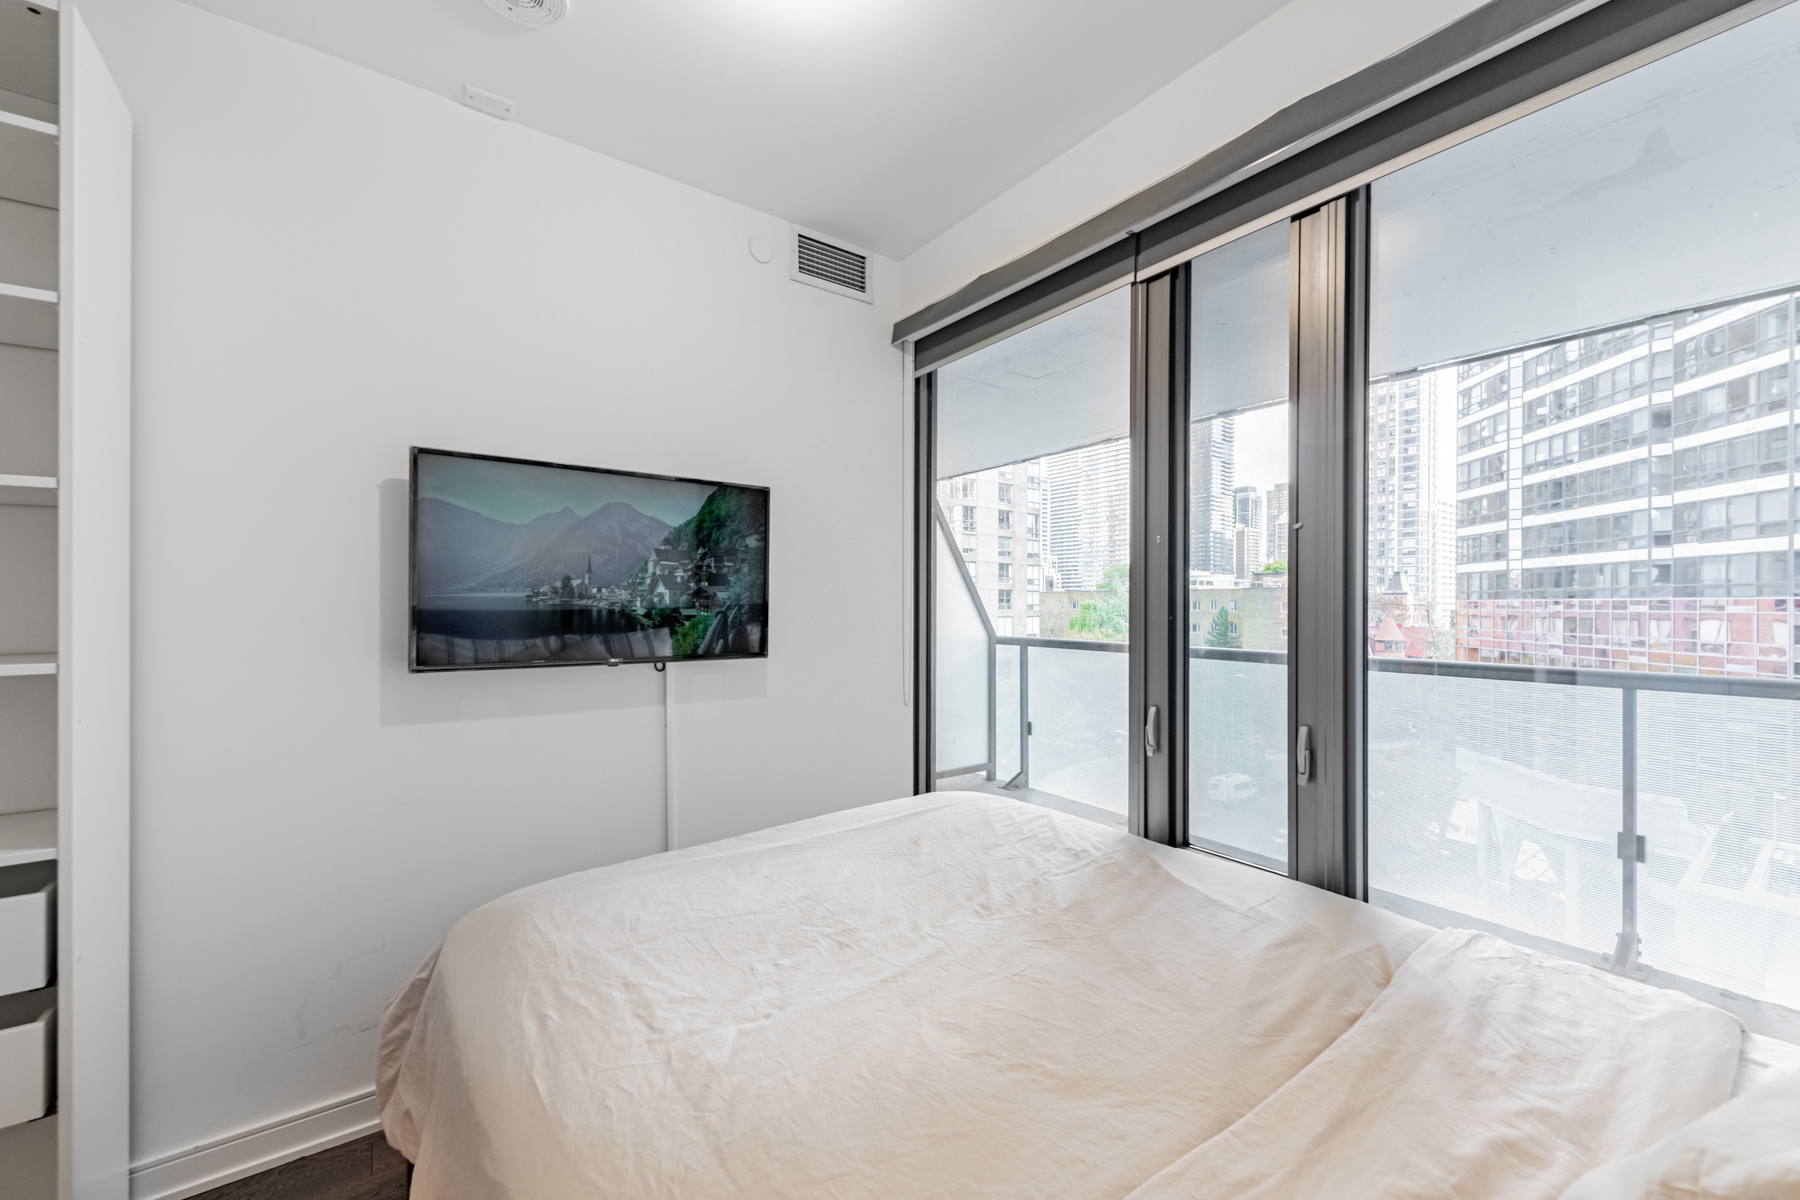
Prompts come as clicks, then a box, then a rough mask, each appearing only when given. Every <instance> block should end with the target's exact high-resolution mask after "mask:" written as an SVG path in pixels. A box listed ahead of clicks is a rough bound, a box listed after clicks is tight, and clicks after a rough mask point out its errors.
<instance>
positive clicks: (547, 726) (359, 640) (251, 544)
mask: <svg viewBox="0 0 1800 1200" xmlns="http://www.w3.org/2000/svg"><path fill="white" fill-rule="evenodd" d="M81 8H82V11H83V13H84V14H85V15H86V16H87V18H88V19H89V22H90V23H91V25H92V27H93V30H94V33H95V36H96V38H97V40H98V42H99V44H100V47H101V50H102V53H103V54H104V56H105V58H106V61H107V63H108V65H109V66H110V67H111V69H112V71H113V73H114V75H115V76H116V78H117V79H118V82H119V84H120V86H121V88H122V90H123V91H124V93H125V96H126V99H127V101H128V102H129V103H130V105H131V107H132V110H133V113H134V114H135V117H136V122H137V131H138V135H137V154H138V161H137V187H136V203H137V211H136V230H137V239H138V241H137V251H136V269H137V280H136V295H135V304H136V322H137V328H136V363H135V390H136V397H135V399H136V421H137V425H136V481H135V493H134V496H135V511H136V528H135V539H136V540H135V553H136V562H135V568H134V571H133V577H132V579H131V580H129V581H127V580H125V579H120V580H119V586H120V588H121V590H123V589H124V588H125V587H126V586H127V584H128V583H129V585H130V587H131V591H132V598H133V600H134V602H135V605H136V608H135V637H136V645H137V649H136V659H135V666H136V677H137V683H136V693H135V696H134V701H135V716H136V740H135V756H136V761H135V775H134V780H135V817H134V819H135V842H134V846H135V862H134V872H135V877H134V892H133V895H134V905H135V911H134V955H135V965H134V987H135V995H134V1013H135V1021H134V1038H135V1045H134V1059H133V1066H134V1071H135V1083H134V1103H133V1123H134V1130H133V1141H134V1147H133V1158H134V1160H135V1161H137V1162H140V1163H142V1162H144V1161H146V1160H151V1159H155V1158H158V1157H161V1156H164V1155H167V1154H171V1153H174V1152H178V1151H181V1150H183V1149H185V1148H187V1147H191V1146H194V1145H196V1144H200V1143H205V1142H210V1141H213V1140H215V1139H219V1138H222V1137H226V1136H229V1135H231V1134H233V1133H236V1132H238V1131H241V1130H244V1129H247V1128H250V1127H253V1126H257V1125H261V1124H264V1123H267V1122H271V1121H275V1120H278V1119H281V1118H283V1117H285V1116H287V1115H289V1114H291V1113H294V1112H297V1111H300V1110H304V1109H308V1108H312V1107H314V1106H317V1105H320V1104H322V1103H325V1102H329V1101H332V1100H334V1099H336V1098H338V1097H342V1096H348V1095H352V1094H355V1093H358V1092H360V1091H362V1090H364V1089H366V1088H368V1087H369V1086H371V1084H372V1081H373V1077H374V1056H375V1031H376V1026H377V1022H378V1021H379V1019H380V1015H381V1010H382V1007H383V1005H384V1004H385V1003H386V1001H387V1000H388V998H389V996H390V995H391V994H392V993H393V992H394V991H395V990H396V989H397V988H398V987H399V986H400V985H401V984H402V982H403V981H404V980H405V979H406V978H407V976H409V975H410V974H411V972H412V971H413V969H414V968H415V967H416V965H417V964H418V962H419V960H420V959H421V958H422V957H423V956H424V955H425V953H426V952H427V951H428V950H429V949H430V948H431V946H432V945H433V943H435V942H436V940H437V939H438V938H439V937H440V936H441V935H442V934H443V933H444V932H445V930H446V929H447V928H448V927H449V926H450V924H451V923H452V922H454V921H455V920H456V919H457V918H458V917H460V916H461V915H462V914H463V913H465V912H467V911H468V910H469V909H470V908H472V907H474V906H475V905H478V904H480V903H482V902H483V901H485V900H488V899H490V898H492V897H494V896H497V895H500V894H502V893H504V892H506V891H509V890H511V889H513V888H516V887H519V886H521V885H524V884H527V883H530V882H533V881H535V880H540V879H545V878H549V877H553V876H556V875H559V874H563V873H566V872H569V871H574V870H578V869H581V868H585V867H592V866H598V865H601V864H604V863H610V862H615V861H618V860H621V859H626V858H631V857H634V856H637V855H642V854H647V853H651V852H654V851H657V850H660V849H661V848H662V838H663V811H662V794H663V767H662V763H663V749H662V721H663V710H662V707H661V691H660V689H661V687H662V682H663V678H664V677H662V676H659V675H656V674H654V673H653V672H652V671H651V669H650V668H649V667H642V666H640V667H625V668H619V669H606V668H591V667H590V668H571V669H567V670H538V671H529V670H525V671H501V672H484V673H463V674H449V675H427V676H409V675H408V674H407V673H406V671H405V668H404V646H403V642H404V627H405V609H404V603H405V586H406V564H405V550H406V545H405V543H406V511H405V483H404V479H405V476H406V471H407V455H406V451H407V447H408V445H409V444H414V443H417V444H423V445H430V446H443V447H451V448H459V449H469V450H478V451H487V452H494V453H500V454H509V455H519V456H525V457H534V458H546V459H553V460H561V461H570V462H578V463H592V464H600V465H609V466H619V467H627V468H632V469H637V470H644V471H654V472H668V473H677V474H686V475H697V476H702V477H711V478H723V479H730V480H739V481H746V482H757V483H766V484H769V485H772V487H773V488H774V495H773V510H772V512H773V516H772V521H773V525H772V537H771V541H772V552H773V562H772V565H771V585H772V589H773V595H772V609H773V627H772V651H773V652H772V655H771V657H770V658H769V659H768V660H767V661H766V662H729V663H714V664H707V665H680V666H677V667H675V668H673V669H672V670H671V672H670V678H672V680H673V684H674V687H675V690H676V699H677V708H676V721H677V723H678V749H679V764H678V767H677V777H678V789H679V797H680V799H679V804H680V821H681V837H682V841H683V842H684V843H692V842H697V841H702V840H708V839H712V838H717V837H722V836H726V835H729V834H735V833H739V832H743V831H747V830H751V829H755V828H759V827H763V826H767V825H771V824H775V823H778V822H784V821H789V820H793V819H796V818H800V817H805V816H810V815H814V814H818V813H822V812H826V811H830V810H833V809H837V808H842V807H846V806H849V805H855V804H862V803H867V802H871V801H875V800H880V799H884V798H888V797H892V796H896V795H900V794H902V793H904V792H906V791H908V790H910V787H909V784H910V775H909V767H908V762H909V753H910V722H909V716H910V710H908V709H905V708H903V707H902V706H901V686H900V678H901V663H900V645H899V639H898V636H897V635H896V634H895V633H893V631H894V630H895V629H896V628H897V622H898V621H899V619H900V616H899V614H900V607H899V606H900V599H899V597H900V592H901V588H900V586H899V563H898V557H899V555H898V548H897V547H896V546H894V544H893V536H892V531H894V530H896V529H897V528H898V524H899V515H898V513H899V510H898V507H897V506H898V504H899V499H898V495H899V494H898V486H899V475H900V463H899V457H898V450H897V448H896V449H894V450H893V451H892V452H890V451H889V449H888V448H889V447H894V446H895V438H896V436H897V432H898V428H899V420H900V414H899V371H900V363H899V356H898V355H897V354H896V353H895V352H894V351H893V350H891V349H890V348H889V347H888V346H887V344H886V342H887V336H886V330H887V328H888V325H889V324H890V323H891V321H892V320H893V317H894V316H895V313H894V312H893V311H891V309H889V310H885V311H884V310H881V309H875V308H871V307H870V306H867V305H863V304H859V303H857V302H855V301H851V300H846V299H843V298H841V297H838V296H834V295H831V294H829V293H826V292H823V291H819V290H817V289H814V288H809V287H803V286H800V285H798V284H795V283H792V282H790V281H789V280H788V278H787V274H786V270H785V267H784V266H783V264H782V261H781V259H780V258H779V257H778V258H777V260H776V261H775V262H774V263H771V264H769V265H766V266H765V265H761V264H758V263H756V262H755V261H754V260H753V259H752V258H751V257H750V255H749V254H748V253H747V251H746V249H745V247H746V243H747V240H748V239H749V238H750V237H751V236H752V235H753V234H759V233H760V234H764V235H767V236H769V237H771V238H772V239H775V240H776V241H777V244H778V245H779V244H780V243H779V238H780V236H781V234H782V232H783V230H784V228H785V227H784V226H783V224H782V223H781V222H780V221H778V220H776V219H774V218H771V217H769V216H766V215H764V214H760V213H756V212H752V211H750V210H747V209H744V208H742V207H739V206H736V205H733V204H730V203H727V202H725V201H722V200H719V199H716V198H713V197H710V196H707V195H705V194H702V193H700V192H698V191H695V190H693V189H691V188H688V187H684V186H681V185H678V184H675V183H672V182H669V181H667V180H664V179H661V178H658V177H656V176H653V175H650V174H647V173H646V172H643V171H641V170H638V169H635V168H631V167H627V166H624V165H622V164H619V163H617V162H614V161H611V160H608V159H605V158H602V157H599V156H597V155H595V154H593V153H591V152H588V151H585V150H581V149H577V148H576V147H574V146H571V145H568V144H565V143H561V142H558V141H555V140H552V139H550V138H548V137H546V136H544V135H542V134H538V133H533V132H531V131H529V130H526V129H523V128H520V127H517V126H511V125H506V124H503V123H500V122H498V121H494V120H492V119H490V118H487V117H484V116H481V115H479V114H477V113H474V112H472V111H470V110H468V109H465V108H461V107H458V106H457V105H455V104H453V103H452V102H451V101H450V100H448V99H445V98H441V97H437V96H433V95H430V94H427V93H425V92H423V91H419V90H416V89H413V88H411V87H408V86H405V85H403V84H400V83H396V82H393V81H391V80H388V79H385V78H382V77H380V76H377V75H375V74H372V73H370V72H368V71H365V70H363V69H361V68H357V67H353V66H350V65H347V64H345V63H342V62H339V61H337V60H334V59H331V58H327V57H325V56H323V55H321V54H318V53H316V52H313V51H310V50H306V49H302V48H300V47H298V46H296V45H293V44H291V43H288V42H284V41H281V40H278V39H276V38H274V37H271V36H268V35H265V34H262V33H258V32H255V31H252V30H250V29H248V28H245V27H243V26H240V25H236V24H234V23H232V22H229V21H226V20H224V19H222V18H219V17H216V16H213V15H210V14H208V13H205V12H202V11H199V10H197V9H194V8H190V7H188V6H185V5H182V4H178V3H175V0H82V3H81ZM874 266H875V271H876V273H875V279H876V283H877V286H878V287H879V286H880V285H881V283H882V281H883V279H884V277H891V273H892V272H891V264H887V263H883V262H877V263H875V264H874Z"/></svg>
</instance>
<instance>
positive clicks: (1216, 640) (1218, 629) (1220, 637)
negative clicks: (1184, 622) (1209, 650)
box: [1206, 608, 1239, 650]
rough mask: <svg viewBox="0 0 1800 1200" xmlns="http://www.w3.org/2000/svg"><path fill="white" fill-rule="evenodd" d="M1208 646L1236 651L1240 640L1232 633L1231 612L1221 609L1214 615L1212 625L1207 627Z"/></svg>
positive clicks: (1227, 609)
mask: <svg viewBox="0 0 1800 1200" xmlns="http://www.w3.org/2000/svg"><path fill="white" fill-rule="evenodd" d="M1206 644H1207V645H1209V646H1218V647H1220V648H1221V649H1227V650H1235V649H1237V648H1238V645H1239V639H1238V637H1237V635H1236V634H1234V633H1232V632H1231V610H1230V609H1229V608H1221V609H1220V610H1219V611H1218V612H1216V613H1214V614H1213V619H1212V624H1211V625H1208V626H1207V627H1206Z"/></svg>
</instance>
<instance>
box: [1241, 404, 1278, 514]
mask: <svg viewBox="0 0 1800 1200" xmlns="http://www.w3.org/2000/svg"><path fill="white" fill-rule="evenodd" d="M1236 434H1237V440H1236V446H1237V461H1236V467H1237V469H1236V471H1235V472H1234V476H1235V480H1236V486H1237V487H1252V486H1254V487H1255V488H1256V490H1257V492H1258V493H1260V494H1264V495H1266V494H1267V493H1268V491H1269V489H1270V488H1272V487H1274V486H1275V485H1276V484H1278V483H1287V482H1288V406H1287V405H1285V404H1271V405H1269V406H1268V407H1267V408H1257V409H1252V410H1251V411H1249V412H1247V413H1239V414H1238V418H1237V430H1236Z"/></svg>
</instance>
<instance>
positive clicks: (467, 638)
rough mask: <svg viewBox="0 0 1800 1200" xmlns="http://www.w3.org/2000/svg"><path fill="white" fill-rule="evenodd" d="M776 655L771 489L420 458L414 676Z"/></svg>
mask: <svg viewBox="0 0 1800 1200" xmlns="http://www.w3.org/2000/svg"><path fill="white" fill-rule="evenodd" d="M768 652H769V489H768V488H763V487H745V486H742V485H739V484H731V483H715V482H711V481H708V480H701V479H677V478H673V477H670V476H666V475H641V474H638V473H636V472H633V471H607V470H601V469H599V468H597V467H577V466H567V465H563V464H558V463H543V462H531V461H528V460H526V459H518V458H497V457H494V456H492V455H486V454H462V453H458V452H455V451H451V450H426V449H422V448H420V447H417V446H415V447H413V451H412V630H411V652H410V653H411V662H410V666H411V668H412V669H413V670H415V671H459V670H467V669H471V668H488V667H565V666H575V665H579V664H594V663H600V664H608V665H617V664H619V663H632V662H672V661H676V660H680V659H694V658H709V659H710V658H760V657H763V656H764V655H767V654H768Z"/></svg>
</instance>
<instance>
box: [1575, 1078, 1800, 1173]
mask: <svg viewBox="0 0 1800 1200" xmlns="http://www.w3.org/2000/svg"><path fill="white" fill-rule="evenodd" d="M1562 1200H1800V1073H1795V1074H1790V1075H1786V1076H1784V1077H1782V1078H1780V1079H1776V1080H1774V1081H1772V1082H1769V1083H1764V1084H1760V1085H1758V1086H1756V1087H1753V1088H1751V1089H1750V1090H1749V1091H1746V1092H1745V1093H1744V1094H1743V1095H1741V1096H1739V1097H1737V1098H1736V1099H1735V1100H1728V1101H1726V1102H1725V1103H1724V1104H1721V1105H1720V1106H1719V1107H1718V1108H1715V1109H1713V1110H1712V1111H1711V1112H1709V1113H1707V1114H1706V1115H1705V1116H1704V1117H1701V1118H1700V1119H1699V1120H1698V1121H1695V1122H1693V1123H1692V1124H1689V1125H1685V1126H1683V1127H1682V1128H1680V1129H1677V1130H1676V1131H1675V1132H1674V1133H1671V1134H1670V1135H1669V1136H1668V1137H1666V1138H1664V1139H1663V1140H1662V1141H1660V1142H1657V1143H1655V1144H1653V1145H1651V1146H1650V1147H1648V1148H1647V1149H1644V1150H1640V1151H1638V1152H1637V1153H1636V1154H1632V1155H1627V1156H1626V1157H1624V1158H1620V1159H1615V1160H1614V1161H1612V1162H1609V1163H1607V1164H1606V1165H1605V1166H1603V1167H1596V1168H1594V1169H1593V1170H1592V1171H1589V1172H1588V1173H1587V1174H1586V1175H1583V1176H1582V1177H1581V1178H1580V1179H1577V1180H1576V1181H1575V1182H1574V1183H1573V1184H1571V1185H1569V1187H1568V1189H1567V1190H1566V1191H1564V1192H1563V1194H1562Z"/></svg>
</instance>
